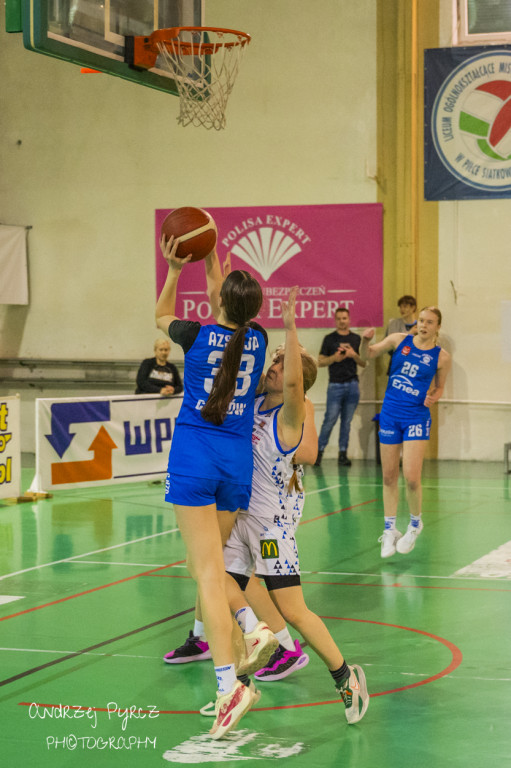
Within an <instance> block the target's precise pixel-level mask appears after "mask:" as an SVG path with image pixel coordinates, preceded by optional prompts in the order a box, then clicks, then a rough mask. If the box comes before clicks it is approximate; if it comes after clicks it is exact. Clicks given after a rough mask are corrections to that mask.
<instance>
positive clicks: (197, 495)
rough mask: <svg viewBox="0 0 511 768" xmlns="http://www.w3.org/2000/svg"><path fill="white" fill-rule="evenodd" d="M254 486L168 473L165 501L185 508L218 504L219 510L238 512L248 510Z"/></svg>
mask: <svg viewBox="0 0 511 768" xmlns="http://www.w3.org/2000/svg"><path fill="white" fill-rule="evenodd" d="M251 492H252V485H251V484H250V483H249V484H248V485H247V484H245V483H234V482H232V481H230V480H223V479H216V480H213V479H211V478H208V477H189V476H186V475H176V474H174V473H172V474H171V473H170V472H168V473H167V479H166V480H165V501H169V502H171V503H172V504H179V505H180V506H183V507H206V506H208V505H209V504H216V508H217V509H222V510H225V511H227V512H236V510H238V509H247V507H248V504H249V502H250V495H251Z"/></svg>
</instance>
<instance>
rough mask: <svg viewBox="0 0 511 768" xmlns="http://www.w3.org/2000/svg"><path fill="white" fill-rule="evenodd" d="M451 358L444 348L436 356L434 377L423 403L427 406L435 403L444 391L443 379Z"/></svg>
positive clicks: (449, 368)
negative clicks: (436, 366)
mask: <svg viewBox="0 0 511 768" xmlns="http://www.w3.org/2000/svg"><path fill="white" fill-rule="evenodd" d="M451 365H452V358H451V356H450V354H449V353H448V352H446V351H445V349H442V350H441V352H440V355H439V357H438V368H437V369H436V373H435V378H434V379H433V382H432V386H431V387H430V389H429V392H428V394H427V395H426V399H425V400H424V405H427V406H428V408H429V406H430V405H434V404H435V403H437V402H438V401H439V400H440V398H441V397H442V395H443V393H444V387H445V380H446V379H447V374H448V373H449V371H450V370H451Z"/></svg>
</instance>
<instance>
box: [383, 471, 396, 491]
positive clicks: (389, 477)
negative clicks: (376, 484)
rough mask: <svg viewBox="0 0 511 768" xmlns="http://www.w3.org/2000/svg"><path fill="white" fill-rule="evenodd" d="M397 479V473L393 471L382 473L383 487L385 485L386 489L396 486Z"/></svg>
mask: <svg viewBox="0 0 511 768" xmlns="http://www.w3.org/2000/svg"><path fill="white" fill-rule="evenodd" d="M398 478H399V472H396V471H395V470H393V469H392V470H386V471H384V472H383V485H385V486H386V487H387V488H392V487H393V486H395V485H397V481H398Z"/></svg>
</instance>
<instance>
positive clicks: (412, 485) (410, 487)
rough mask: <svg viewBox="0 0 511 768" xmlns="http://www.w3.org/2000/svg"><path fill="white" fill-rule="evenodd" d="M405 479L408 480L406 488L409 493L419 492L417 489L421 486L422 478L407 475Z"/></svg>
mask: <svg viewBox="0 0 511 768" xmlns="http://www.w3.org/2000/svg"><path fill="white" fill-rule="evenodd" d="M405 481H406V489H407V491H408V492H409V493H417V491H418V490H419V489H420V487H421V483H420V480H418V479H416V478H414V477H407V478H405Z"/></svg>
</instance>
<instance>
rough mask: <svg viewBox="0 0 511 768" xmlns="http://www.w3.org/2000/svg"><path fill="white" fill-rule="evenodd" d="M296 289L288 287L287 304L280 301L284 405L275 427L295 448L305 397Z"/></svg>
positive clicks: (287, 442) (302, 419) (302, 417)
mask: <svg viewBox="0 0 511 768" xmlns="http://www.w3.org/2000/svg"><path fill="white" fill-rule="evenodd" d="M297 294H298V286H295V287H294V288H291V291H290V293H289V298H288V301H287V302H286V301H283V302H281V308H282V320H283V321H284V327H285V329H286V343H285V347H284V381H283V384H284V391H283V396H284V405H283V406H282V409H281V411H280V413H279V416H278V420H279V422H278V423H279V427H280V430H281V434H282V439H283V441H284V443H285V444H286V445H291V446H292V445H296V443H298V442H299V440H300V438H301V436H302V426H303V422H304V421H305V396H304V391H303V368H302V356H301V354H300V344H299V343H298V334H297V332H296V324H295V307H296V296H297Z"/></svg>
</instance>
